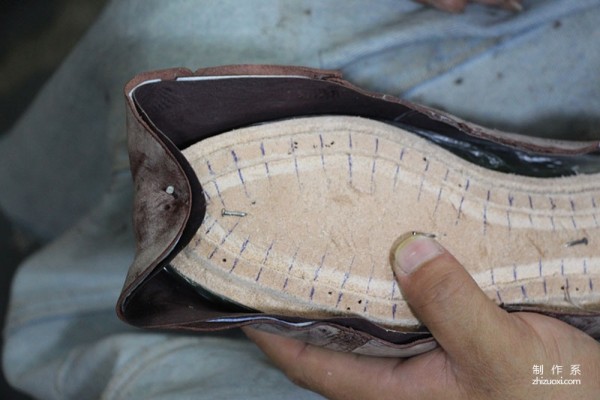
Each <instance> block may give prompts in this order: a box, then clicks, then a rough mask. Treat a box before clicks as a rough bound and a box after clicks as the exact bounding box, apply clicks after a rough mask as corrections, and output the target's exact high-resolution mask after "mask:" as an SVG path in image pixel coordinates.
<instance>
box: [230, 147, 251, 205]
mask: <svg viewBox="0 0 600 400" xmlns="http://www.w3.org/2000/svg"><path fill="white" fill-rule="evenodd" d="M231 156H232V157H233V162H234V163H235V167H236V168H237V172H238V177H239V178H240V182H241V183H242V186H243V187H244V193H245V194H246V197H250V195H249V194H248V188H247V187H246V182H245V181H244V175H243V174H242V170H241V169H240V167H239V166H238V161H239V159H238V156H237V154H235V151H234V150H231Z"/></svg>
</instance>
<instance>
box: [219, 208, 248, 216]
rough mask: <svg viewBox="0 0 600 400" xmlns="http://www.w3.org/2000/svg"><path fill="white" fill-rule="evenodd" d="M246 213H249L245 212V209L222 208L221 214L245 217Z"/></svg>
mask: <svg viewBox="0 0 600 400" xmlns="http://www.w3.org/2000/svg"><path fill="white" fill-rule="evenodd" d="M246 215H248V213H246V212H244V211H230V210H226V209H224V208H223V209H221V216H222V217H245V216H246Z"/></svg>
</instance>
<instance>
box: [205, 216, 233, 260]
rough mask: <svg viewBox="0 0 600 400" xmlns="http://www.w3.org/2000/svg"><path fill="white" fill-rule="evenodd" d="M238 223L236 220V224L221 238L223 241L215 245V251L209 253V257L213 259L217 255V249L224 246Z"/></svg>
mask: <svg viewBox="0 0 600 400" xmlns="http://www.w3.org/2000/svg"><path fill="white" fill-rule="evenodd" d="M238 224H239V222H236V223H235V225H234V226H233V227H232V228H231V229H229V231H228V232H227V234H226V235H225V236H223V239H221V243H219V244H218V245H217V246H215V248H214V249H213V251H212V252H211V253H210V254H209V256H208V259H211V258H212V257H213V256H214V255H215V253H216V252H217V250H219V247H221V246H223V244H224V243H225V241H226V240H227V238H228V237H229V235H231V234H232V233H233V230H234V229H235V228H236V227H237V226H238Z"/></svg>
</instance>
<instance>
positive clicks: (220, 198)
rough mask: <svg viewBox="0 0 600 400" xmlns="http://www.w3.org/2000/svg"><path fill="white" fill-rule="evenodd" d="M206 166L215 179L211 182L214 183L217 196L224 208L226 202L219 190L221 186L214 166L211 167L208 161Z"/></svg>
mask: <svg viewBox="0 0 600 400" xmlns="http://www.w3.org/2000/svg"><path fill="white" fill-rule="evenodd" d="M206 166H207V167H208V172H209V173H210V174H211V176H212V177H213V179H212V181H211V182H212V183H213V185H215V190H216V191H217V196H219V200H220V201H221V205H222V206H223V207H225V201H224V200H223V197H222V196H221V191H220V190H219V185H218V184H217V179H216V174H215V172H214V171H213V169H212V166H211V165H210V162H208V161H206Z"/></svg>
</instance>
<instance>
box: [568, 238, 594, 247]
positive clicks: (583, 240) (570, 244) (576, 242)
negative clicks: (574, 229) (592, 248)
mask: <svg viewBox="0 0 600 400" xmlns="http://www.w3.org/2000/svg"><path fill="white" fill-rule="evenodd" d="M588 243H589V242H588V238H586V237H582V238H581V239H577V240H571V241H570V242H567V243H565V247H573V246H577V245H580V244H583V245H586V246H587V244H588Z"/></svg>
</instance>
